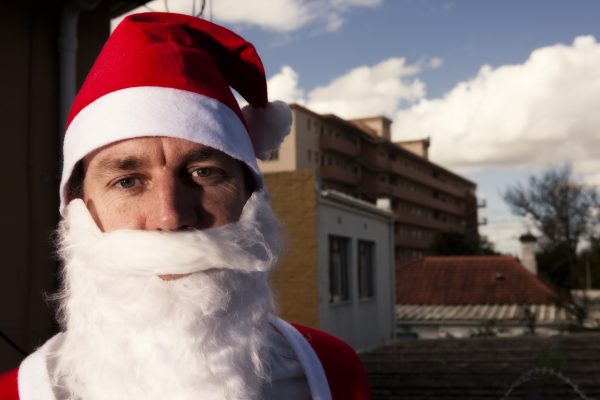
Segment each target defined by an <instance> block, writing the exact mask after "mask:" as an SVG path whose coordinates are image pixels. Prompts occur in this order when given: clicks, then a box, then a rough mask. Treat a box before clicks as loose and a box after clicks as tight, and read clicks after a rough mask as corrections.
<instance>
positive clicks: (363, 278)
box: [358, 240, 375, 299]
mask: <svg viewBox="0 0 600 400" xmlns="http://www.w3.org/2000/svg"><path fill="white" fill-rule="evenodd" d="M374 274H375V243H373V242H368V241H365V240H359V241H358V298H359V299H372V298H373V297H374V296H375V282H374V281H375V279H374Z"/></svg>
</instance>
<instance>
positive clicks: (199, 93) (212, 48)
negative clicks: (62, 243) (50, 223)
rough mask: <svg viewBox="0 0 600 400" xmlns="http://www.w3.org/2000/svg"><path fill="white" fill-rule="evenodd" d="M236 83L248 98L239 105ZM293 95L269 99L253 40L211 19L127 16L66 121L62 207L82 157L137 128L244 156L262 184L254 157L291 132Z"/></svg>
mask: <svg viewBox="0 0 600 400" xmlns="http://www.w3.org/2000/svg"><path fill="white" fill-rule="evenodd" d="M230 87H232V88H234V89H235V90H236V91H237V92H238V93H239V94H240V95H241V96H242V97H243V98H244V99H245V100H246V101H247V102H248V106H246V107H244V110H243V112H242V110H240V108H239V106H238V104H237V101H236V100H235V97H234V96H233V94H232V92H231V89H230ZM291 123H292V116H291V112H290V110H289V107H288V106H287V104H285V103H283V102H269V101H268V97H267V82H266V76H265V71H264V68H263V65H262V62H261V60H260V58H259V57H258V54H257V53H256V50H255V49H254V46H252V44H250V43H249V42H247V41H246V40H244V39H243V38H242V37H240V36H238V35H237V34H235V33H233V32H231V31H229V30H228V29H225V28H223V27H221V26H219V25H216V24H213V23H211V22H208V21H205V20H202V19H199V18H195V17H191V16H188V15H181V14H173V13H143V14H134V15H130V16H128V17H127V18H125V19H124V20H123V21H122V22H121V24H119V26H118V27H117V29H115V31H114V32H113V34H112V35H111V37H110V38H109V39H108V41H107V42H106V44H105V46H104V48H103V49H102V51H101V53H100V55H99V56H98V58H97V60H96V62H95V63H94V66H93V67H92V69H91V71H90V73H89V74H88V77H87V79H86V80H85V82H84V84H83V86H82V87H81V90H80V91H79V93H78V94H77V97H76V98H75V101H74V103H73V106H72V108H71V113H70V115H69V118H68V121H67V130H66V133H65V139H64V145H63V157H64V164H63V174H62V180H61V185H60V197H61V206H60V210H61V213H62V212H63V210H64V208H65V206H66V204H67V198H68V197H67V194H68V184H69V179H70V177H71V174H72V173H73V169H74V168H75V165H76V164H77V162H79V161H80V160H81V159H83V158H84V157H85V156H86V155H87V154H89V153H90V152H92V151H94V150H96V149H99V148H101V147H103V146H106V145H108V144H111V143H114V142H117V141H120V140H124V139H131V138H136V137H147V136H167V137H176V138H182V139H187V140H190V141H193V142H196V143H200V144H203V145H206V146H209V147H212V148H214V149H217V150H220V151H222V152H224V153H226V154H228V155H229V156H231V157H233V158H235V159H238V160H240V161H242V162H244V163H245V164H246V165H247V166H248V167H249V168H250V169H251V170H252V171H253V173H254V176H255V178H256V181H257V184H258V187H259V188H262V186H263V181H262V175H261V173H260V171H259V169H258V165H257V163H256V157H258V158H261V159H267V158H268V157H269V155H270V153H271V152H272V151H273V150H276V149H277V148H279V146H280V144H281V142H282V141H283V139H284V138H285V136H286V135H287V134H288V133H289V131H290V127H291Z"/></svg>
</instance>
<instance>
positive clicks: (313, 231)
mask: <svg viewBox="0 0 600 400" xmlns="http://www.w3.org/2000/svg"><path fill="white" fill-rule="evenodd" d="M265 182H266V185H267V187H268V189H269V191H270V193H271V205H272V207H273V210H274V211H275V214H276V215H277V216H278V217H279V218H280V220H281V221H282V223H283V228H284V234H285V236H286V239H287V246H286V252H285V255H284V256H283V259H282V261H281V262H280V263H279V266H278V267H277V268H276V269H275V271H274V272H273V273H272V275H271V285H272V287H273V291H274V293H275V299H276V301H277V303H278V304H279V308H280V315H281V317H282V318H283V319H285V320H287V321H290V322H295V323H299V324H302V325H307V326H311V327H314V328H317V327H318V326H319V320H318V300H319V299H318V265H317V208H316V200H317V199H316V189H315V185H316V181H315V175H314V173H313V172H312V171H296V172H276V173H270V174H265Z"/></svg>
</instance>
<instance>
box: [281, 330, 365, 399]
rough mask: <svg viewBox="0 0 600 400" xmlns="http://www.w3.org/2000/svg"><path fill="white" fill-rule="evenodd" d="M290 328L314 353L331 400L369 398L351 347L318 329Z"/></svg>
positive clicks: (356, 356) (357, 360) (357, 359)
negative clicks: (298, 333)
mask: <svg viewBox="0 0 600 400" xmlns="http://www.w3.org/2000/svg"><path fill="white" fill-rule="evenodd" d="M292 325H293V326H294V327H295V328H296V329H297V330H298V331H299V332H300V333H301V334H302V336H304V338H305V339H306V341H307V342H308V343H309V344H310V345H311V347H312V348H313V349H314V351H315V353H317V356H318V357H319V360H320V361H321V364H322V365H323V369H324V370H325V375H327V380H328V381H329V385H330V388H331V391H332V396H333V398H334V399H352V400H368V399H370V398H371V397H370V390H369V382H368V378H367V375H366V373H365V370H364V368H363V365H362V362H361V361H360V359H359V358H358V355H357V354H356V352H355V351H354V349H352V347H350V346H349V345H348V344H347V343H346V342H344V341H342V340H340V339H338V338H336V337H335V336H332V335H330V334H328V333H326V332H323V331H320V330H318V329H314V328H309V327H307V326H302V325H297V324H292Z"/></svg>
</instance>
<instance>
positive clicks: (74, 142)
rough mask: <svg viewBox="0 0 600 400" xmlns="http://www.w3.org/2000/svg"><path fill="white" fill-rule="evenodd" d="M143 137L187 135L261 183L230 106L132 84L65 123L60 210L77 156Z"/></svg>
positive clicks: (241, 127)
mask: <svg viewBox="0 0 600 400" xmlns="http://www.w3.org/2000/svg"><path fill="white" fill-rule="evenodd" d="M144 136H166V137H175V138H181V139H187V140H190V141H192V142H196V143H201V144H203V145H206V146H209V147H212V148H214V149H216V150H220V151H222V152H224V153H225V154H227V155H229V156H231V157H233V158H235V159H238V160H240V161H243V162H244V163H246V164H247V165H248V166H249V167H250V169H251V170H252V171H253V172H254V175H255V177H256V179H257V183H258V186H259V187H262V177H261V174H260V171H259V169H258V165H257V164H256V156H255V154H254V148H253V145H252V143H251V141H250V137H249V136H248V132H247V130H246V127H245V126H244V124H243V123H242V121H241V120H240V117H239V116H238V115H237V114H236V113H235V112H233V110H231V108H229V107H228V106H226V105H225V104H223V103H221V102H220V101H218V100H216V99H214V98H212V97H208V96H204V95H201V94H198V93H194V92H189V91H186V90H180V89H174V88H168V87H155V86H141V87H130V88H126V89H121V90H117V91H115V92H111V93H109V94H106V95H104V96H102V97H100V98H99V99H97V100H96V101H94V102H93V103H91V104H89V105H88V106H87V107H85V108H84V109H83V110H81V111H80V112H79V113H78V114H77V116H76V117H75V118H74V119H73V121H72V122H71V124H70V125H69V128H68V129H67V133H66V134H65V142H64V165H63V174H62V180H61V185H60V197H61V206H60V211H61V214H62V213H63V211H64V208H65V206H66V204H67V183H68V180H69V178H70V177H71V174H72V172H73V169H74V167H75V165H76V164H77V162H78V161H79V160H81V159H83V158H84V157H85V156H86V155H87V154H89V153H90V152H92V151H94V150H96V149H99V148H101V147H103V146H106V145H108V144H111V143H114V142H118V141H120V140H125V139H131V138H137V137H144Z"/></svg>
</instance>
